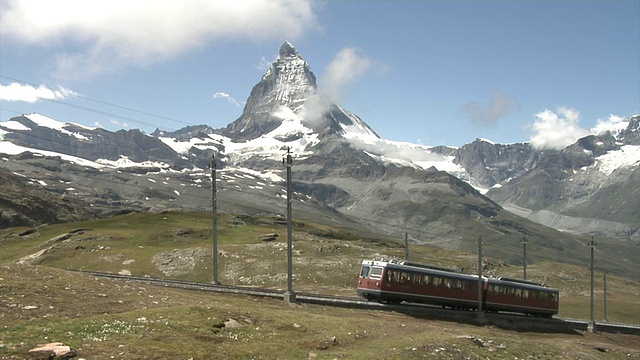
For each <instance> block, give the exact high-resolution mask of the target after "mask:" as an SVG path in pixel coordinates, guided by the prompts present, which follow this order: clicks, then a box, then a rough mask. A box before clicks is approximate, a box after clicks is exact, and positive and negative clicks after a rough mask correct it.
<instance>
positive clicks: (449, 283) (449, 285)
mask: <svg viewBox="0 0 640 360" xmlns="http://www.w3.org/2000/svg"><path fill="white" fill-rule="evenodd" d="M451 282H452V281H451V279H444V286H446V287H447V288H451Z"/></svg>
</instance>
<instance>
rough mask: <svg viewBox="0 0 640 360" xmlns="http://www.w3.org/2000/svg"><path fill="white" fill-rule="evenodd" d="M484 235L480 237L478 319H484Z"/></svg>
mask: <svg viewBox="0 0 640 360" xmlns="http://www.w3.org/2000/svg"><path fill="white" fill-rule="evenodd" d="M482 270H483V269H482V236H480V237H478V319H480V320H482V319H484V310H483V309H482Z"/></svg>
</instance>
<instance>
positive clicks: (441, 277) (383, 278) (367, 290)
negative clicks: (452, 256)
mask: <svg viewBox="0 0 640 360" xmlns="http://www.w3.org/2000/svg"><path fill="white" fill-rule="evenodd" d="M478 284H480V286H482V292H481V303H482V305H481V306H482V309H483V310H486V311H490V312H498V311H509V312H518V313H523V314H528V315H536V316H552V315H555V314H557V313H558V300H559V293H558V290H556V289H552V288H548V287H546V286H543V285H540V284H536V283H533V282H529V281H524V280H516V279H507V278H501V279H500V278H487V277H481V278H480V279H479V278H478V276H477V275H468V274H461V273H459V272H457V271H455V270H451V269H445V268H441V267H435V266H429V265H423V264H418V263H414V262H408V261H396V260H388V261H384V260H381V261H375V260H364V261H362V266H361V268H360V274H359V277H358V288H357V293H358V295H359V296H361V297H364V298H366V299H368V300H372V301H380V302H387V303H400V302H402V301H407V302H418V303H426V304H432V305H441V306H443V307H452V308H460V309H477V308H478Z"/></svg>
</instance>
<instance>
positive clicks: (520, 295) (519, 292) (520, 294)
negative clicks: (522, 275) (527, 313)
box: [515, 289, 522, 297]
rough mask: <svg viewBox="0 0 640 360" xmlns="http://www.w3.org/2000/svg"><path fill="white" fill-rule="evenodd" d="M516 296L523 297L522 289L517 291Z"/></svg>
mask: <svg viewBox="0 0 640 360" xmlns="http://www.w3.org/2000/svg"><path fill="white" fill-rule="evenodd" d="M515 295H516V296H517V297H522V289H516V291H515Z"/></svg>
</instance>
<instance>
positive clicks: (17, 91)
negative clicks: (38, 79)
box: [0, 83, 79, 103]
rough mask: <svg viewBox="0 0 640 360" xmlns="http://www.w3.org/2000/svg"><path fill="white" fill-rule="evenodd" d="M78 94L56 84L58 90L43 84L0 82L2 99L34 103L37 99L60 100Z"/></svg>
mask: <svg viewBox="0 0 640 360" xmlns="http://www.w3.org/2000/svg"><path fill="white" fill-rule="evenodd" d="M78 95H79V94H78V93H76V92H75V91H72V90H69V89H67V88H64V87H62V86H58V90H52V89H50V88H48V87H46V86H44V85H40V86H38V87H34V86H31V85H25V84H20V83H12V84H9V85H2V84H0V100H2V101H25V102H29V103H34V102H36V101H38V100H61V99H66V98H68V97H73V96H78Z"/></svg>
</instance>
